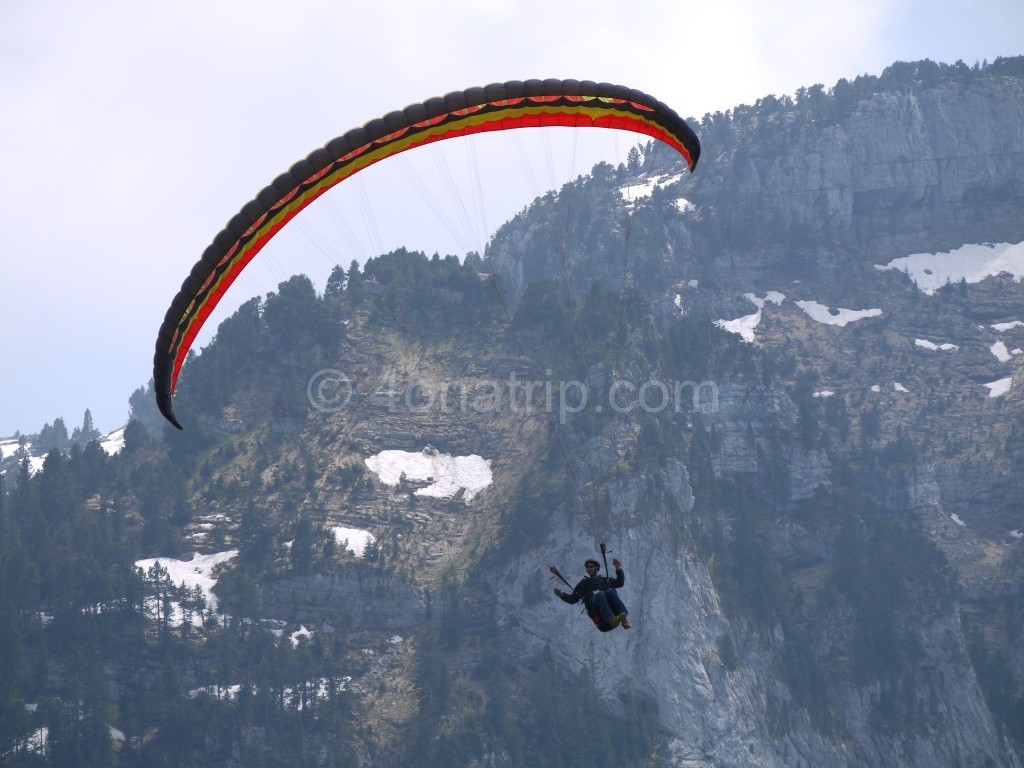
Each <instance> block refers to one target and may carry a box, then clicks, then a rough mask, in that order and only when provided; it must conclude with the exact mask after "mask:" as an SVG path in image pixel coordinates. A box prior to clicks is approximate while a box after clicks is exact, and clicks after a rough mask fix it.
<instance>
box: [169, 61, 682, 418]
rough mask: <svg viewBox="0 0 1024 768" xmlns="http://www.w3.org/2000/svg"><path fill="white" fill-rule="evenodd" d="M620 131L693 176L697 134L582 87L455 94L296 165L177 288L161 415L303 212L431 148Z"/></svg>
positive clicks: (506, 87)
mask: <svg viewBox="0 0 1024 768" xmlns="http://www.w3.org/2000/svg"><path fill="white" fill-rule="evenodd" d="M549 126H568V127H576V128H582V127H597V128H617V129H621V130H626V131H633V132H635V133H639V134H643V135H646V136H650V137H652V138H655V139H657V140H659V141H661V142H664V143H665V144H668V145H669V146H670V147H672V148H673V149H675V150H676V151H678V152H679V153H680V154H681V155H682V157H683V159H684V160H685V162H686V164H687V166H688V167H689V169H690V170H691V171H692V170H693V169H694V167H695V166H696V164H697V159H698V158H699V156H700V143H699V141H698V139H697V136H696V134H695V133H694V132H693V131H692V130H691V129H690V127H689V126H688V125H687V124H686V122H685V121H683V120H682V119H681V118H680V117H679V115H677V114H676V113H675V112H674V111H673V110H672V109H670V108H669V107H668V106H666V105H665V104H663V103H662V102H660V101H658V100H656V99H654V98H653V97H651V96H648V95H647V94H645V93H642V92H641V91H637V90H633V89H631V88H627V87H625V86H621V85H612V84H610V83H595V82H591V81H586V80H583V81H579V80H526V81H510V82H507V83H492V84H491V85H488V86H486V87H483V88H470V89H468V90H465V91H455V92H452V93H449V94H448V95H446V96H444V97H436V98H432V99H428V100H427V101H424V102H422V103H420V104H413V105H411V106H408V107H406V108H405V109H404V110H401V111H396V112H390V113H388V114H387V115H384V117H381V118H379V119H376V120H371V121H370V122H368V123H366V124H365V125H364V126H362V127H361V128H355V129H353V130H351V131H349V132H348V133H345V134H344V135H342V136H339V137H338V138H336V139H333V140H331V141H329V142H328V143H327V144H326V145H324V146H323V147H321V148H319V149H316V150H314V151H313V152H312V153H310V154H309V155H308V156H307V157H306V158H304V159H302V160H299V161H298V162H297V163H295V164H294V165H293V166H292V167H291V168H290V169H289V170H288V171H287V172H285V173H283V174H281V175H280V176H278V177H277V178H276V179H274V181H273V183H271V184H270V185H269V186H267V187H265V188H264V189H263V190H262V191H261V192H259V194H257V195H256V197H255V198H254V199H252V200H250V201H249V202H248V203H246V204H245V205H244V206H242V209H241V210H240V211H239V212H238V213H237V214H235V216H233V217H232V218H231V220H230V221H228V223H227V225H226V226H225V228H224V229H223V230H221V231H220V232H219V233H218V234H217V236H216V237H215V238H214V239H213V242H212V243H211V244H210V245H209V246H208V247H207V248H206V250H205V251H204V252H203V255H202V258H201V259H200V260H199V261H198V262H196V264H195V266H193V267H192V272H191V274H189V276H188V277H187V278H186V279H185V281H184V282H183V283H182V286H181V290H180V291H179V292H178V294H177V295H176V296H175V297H174V300H173V301H172V302H171V306H170V308H169V309H168V310H167V313H166V315H165V316H164V321H163V324H162V325H161V326H160V331H159V334H158V335H157V341H156V352H155V354H154V357H153V384H154V391H155V394H156V402H157V406H158V407H159V408H160V412H161V413H162V414H163V415H164V417H165V418H166V419H167V420H168V421H169V422H170V423H171V424H173V425H174V426H175V427H177V428H178V429H181V428H182V427H181V424H179V423H178V421H177V419H176V418H175V416H174V412H173V408H172V396H173V394H174V390H175V387H176V386H177V381H178V375H179V373H180V372H181V366H182V364H183V362H184V360H185V356H186V355H187V354H188V351H189V349H190V348H191V346H192V344H193V342H194V341H195V338H196V336H197V334H198V333H199V330H200V329H201V328H202V326H203V323H205V322H206V319H207V318H208V317H209V316H210V313H211V312H212V311H213V309H214V307H216V306H217V303H218V302H219V301H220V299H221V297H222V296H223V295H224V293H225V292H226V291H227V290H228V288H229V287H230V286H231V284H232V283H233V282H234V280H235V279H236V278H237V277H238V275H239V274H240V273H241V272H242V270H244V269H245V267H246V265H247V264H248V263H249V262H250V261H251V260H252V259H253V257H254V256H256V254H257V253H259V251H260V250H261V249H262V248H263V247H264V246H265V245H266V244H267V243H268V242H269V241H270V240H271V238H273V237H274V235H275V234H277V232H279V231H280V230H281V228H282V227H284V226H285V225H286V224H287V223H288V222H289V221H290V220H291V219H292V218H294V217H295V216H296V215H297V214H298V213H299V212H300V211H302V210H303V209H304V208H305V207H306V206H307V205H309V204H310V203H312V202H313V201H314V200H316V199H317V198H318V197H320V195H322V194H324V193H325V192H326V191H327V190H329V189H331V188H332V187H334V186H335V185H337V184H339V183H341V182H342V181H344V180H345V179H347V178H349V177H351V176H352V175H354V174H355V173H358V172H359V171H361V170H363V169H364V168H367V167H369V166H370V165H373V164H374V163H377V162H379V161H380V160H383V159H385V158H387V157H391V156H393V155H396V154H399V153H401V152H405V151H406V150H409V149H414V148H416V147H421V146H424V145H426V144H431V143H433V142H437V141H443V140H445V139H450V138H454V137H457V136H468V135H472V134H477V133H483V132H487V131H500V130H509V129H518V128H529V127H549Z"/></svg>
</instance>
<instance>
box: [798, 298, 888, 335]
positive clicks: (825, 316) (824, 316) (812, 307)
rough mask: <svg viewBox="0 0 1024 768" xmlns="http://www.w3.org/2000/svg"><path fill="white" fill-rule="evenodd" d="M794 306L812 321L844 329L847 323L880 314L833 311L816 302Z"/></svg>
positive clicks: (877, 311) (880, 311) (875, 312)
mask: <svg viewBox="0 0 1024 768" xmlns="http://www.w3.org/2000/svg"><path fill="white" fill-rule="evenodd" d="M796 305H797V306H798V307H800V309H802V310H803V311H804V313H805V314H806V315H807V316H808V317H809V318H811V319H812V320H816V321H818V322H819V323H824V324H825V325H838V326H839V327H840V328H845V327H846V326H847V325H848V324H849V323H853V322H856V321H857V320H863V319H864V318H866V317H878V316H879V315H881V314H882V310H880V309H843V308H842V307H840V308H839V309H835V310H833V309H830V308H829V307H827V306H825V305H824V304H819V303H818V302H816V301H798V302H796Z"/></svg>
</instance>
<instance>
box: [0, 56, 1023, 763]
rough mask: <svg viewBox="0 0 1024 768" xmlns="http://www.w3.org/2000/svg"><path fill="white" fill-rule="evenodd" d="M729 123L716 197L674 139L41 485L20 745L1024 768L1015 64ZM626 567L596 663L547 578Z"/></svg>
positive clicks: (23, 653) (412, 259) (460, 758)
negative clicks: (157, 564) (159, 425)
mask: <svg viewBox="0 0 1024 768" xmlns="http://www.w3.org/2000/svg"><path fill="white" fill-rule="evenodd" d="M697 122H698V121H694V124H695V127H696V123H697ZM699 122H700V128H699V130H698V133H699V134H700V136H701V142H702V147H703V151H702V158H701V161H700V165H699V166H698V168H697V170H696V172H695V173H694V174H692V175H689V174H685V173H684V167H683V165H682V163H681V162H680V161H678V160H676V159H675V158H674V157H671V156H670V154H669V153H668V152H667V151H665V150H664V149H663V148H661V149H659V148H658V147H657V146H656V145H653V144H649V145H647V146H644V147H639V148H637V150H635V151H634V152H632V153H631V154H630V158H629V160H628V162H627V163H624V164H623V165H622V166H620V167H618V168H613V167H611V166H608V165H599V166H597V167H595V168H594V169H593V171H592V172H591V173H590V174H588V175H586V176H583V177H580V178H579V179H577V180H575V181H573V182H571V183H570V184H567V185H566V186H565V187H563V188H562V189H560V190H558V191H553V192H551V193H549V194H548V195H546V196H544V197H542V198H539V199H538V200H536V201H535V202H534V203H533V204H532V205H531V206H529V207H528V208H527V209H525V210H524V211H523V212H522V213H521V214H519V215H518V216H517V217H515V218H514V219H513V220H511V221H510V222H508V223H507V224H505V225H504V226H502V227H501V228H500V229H499V230H498V231H497V233H496V234H495V236H494V238H493V239H492V242H491V243H490V245H489V247H488V249H487V251H486V253H485V254H484V255H483V257H482V258H481V257H477V256H475V255H474V256H473V257H470V258H467V259H466V260H465V261H464V262H460V261H459V260H458V259H456V258H454V257H448V258H443V259H442V258H438V257H436V256H435V257H434V258H433V259H429V258H427V257H426V256H424V255H422V254H418V253H410V252H407V251H397V252H394V253H390V254H384V255H381V256H380V257H377V258H374V259H371V260H370V261H369V262H367V264H365V265H364V266H363V267H362V268H360V267H352V268H350V269H349V270H348V271H347V272H346V271H344V270H341V269H340V268H339V269H338V270H336V271H335V274H334V275H332V278H331V280H330V281H329V282H328V285H327V290H326V291H325V293H324V295H322V296H318V295H316V293H315V291H314V290H313V287H312V284H311V283H310V282H309V281H308V280H306V279H305V278H301V277H297V278H293V279H291V280H289V281H287V282H286V283H282V284H281V286H280V288H279V290H278V291H277V292H276V293H273V294H271V295H269V296H268V297H267V298H266V299H265V300H253V301H251V302H249V303H247V304H246V305H243V307H241V308H240V309H239V311H238V312H237V313H236V314H235V315H234V316H232V317H231V318H230V319H229V320H227V321H226V322H225V323H224V324H223V325H222V326H221V327H220V329H219V330H218V334H217V337H216V338H215V340H214V341H213V342H212V343H211V344H210V345H209V346H208V347H207V348H206V349H205V350H204V351H203V352H202V354H200V355H198V356H195V357H194V358H193V359H191V360H190V361H189V362H188V363H187V365H186V366H185V368H184V371H183V374H182V380H181V387H180V391H179V394H178V398H177V401H176V404H175V407H176V412H177V413H178V414H179V415H180V417H181V419H182V421H183V423H184V424H185V426H186V431H185V432H184V433H181V434H179V433H176V432H172V431H167V432H166V433H164V434H163V435H155V434H151V433H150V431H152V430H153V427H152V424H153V423H154V422H153V421H152V420H151V419H150V418H149V417H150V416H151V414H148V413H143V412H138V413H135V414H134V415H135V416H136V417H137V418H136V420H133V422H132V423H131V424H130V425H129V427H128V428H127V429H126V430H125V434H124V447H123V449H122V450H121V451H120V453H118V454H117V455H115V456H112V457H111V456H108V455H107V454H106V453H104V452H103V451H102V450H100V449H99V448H98V447H93V448H90V447H89V446H86V448H84V449H81V448H79V447H76V448H73V449H71V452H70V453H69V454H68V457H67V458H66V459H65V458H62V454H61V453H60V452H59V451H57V452H54V453H53V454H51V455H50V456H48V457H47V459H46V460H45V461H44V462H40V467H41V468H40V469H39V470H38V471H37V472H35V473H34V474H33V472H32V470H33V469H34V468H33V467H31V466H30V464H29V462H27V461H24V462H22V464H21V465H20V467H19V468H18V469H17V470H16V471H15V472H13V473H11V474H10V475H9V477H8V480H9V484H10V486H11V488H10V490H9V491H8V492H7V493H5V494H0V497H2V498H3V499H4V501H3V502H2V503H0V531H16V532H17V535H16V536H14V535H10V536H8V535H4V536H3V537H0V539H2V540H3V541H5V542H7V543H6V544H4V547H5V548H4V549H0V555H2V557H0V564H3V568H2V569H0V578H2V579H4V581H3V582H0V585H2V586H3V587H4V588H3V589H0V594H5V595H8V597H7V598H5V600H7V601H13V602H10V604H9V603H8V602H4V603H3V604H0V616H15V615H17V616H20V617H24V618H22V619H19V621H20V622H22V623H23V624H24V628H23V629H22V628H19V629H17V631H12V632H10V633H7V635H2V636H0V650H4V651H5V653H3V654H0V656H2V657H3V658H5V659H12V660H13V661H10V662H8V663H7V664H6V666H4V667H3V668H2V669H3V670H4V671H3V675H4V676H3V677H2V678H0V682H2V683H3V684H4V686H5V687H4V689H3V690H5V691H7V694H6V696H5V698H6V700H7V701H8V706H7V707H6V709H5V711H4V713H3V714H4V720H2V721H0V722H2V723H3V725H4V727H3V728H2V729H0V736H3V737H4V738H9V739H11V740H12V744H13V746H12V747H11V748H7V747H5V746H4V745H3V744H2V743H0V755H2V756H4V757H5V758H8V759H12V760H23V761H25V762H26V764H28V761H33V760H43V761H46V760H47V759H56V758H54V757H53V756H54V755H59V754H69V753H68V752H59V749H65V750H67V749H68V747H67V745H68V744H73V745H75V747H76V748H77V749H79V750H80V751H83V752H84V753H88V754H90V755H91V754H94V752H91V751H89V750H96V751H95V754H103V755H107V756H108V757H109V756H110V755H113V756H114V757H115V758H117V759H118V760H120V761H121V762H123V763H125V764H135V763H136V762H137V763H139V764H140V765H141V764H147V762H148V763H152V762H153V761H157V760H163V761H165V762H167V764H195V765H206V764H209V765H240V764H249V763H250V762H252V761H253V760H255V759H260V760H263V761H264V762H265V763H266V764H273V765H278V764H280V765H290V764H299V763H301V764H310V763H321V762H324V761H328V762H330V763H331V764H351V765H375V766H392V765H394V766H397V765H441V764H445V765H466V766H514V765H531V766H546V765H551V766H554V765H563V766H565V765H591V764H620V765H636V766H687V767H688V768H697V767H698V766H708V767H710V766H723V765H751V766H804V765H806V766H811V765H836V766H854V765H856V766H860V765H864V766H893V767H895V766H899V767H901V768H902V767H904V766H906V767H907V768H910V767H911V766H919V767H921V768H924V767H925V766H934V765H1000V766H1021V765H1022V762H1024V760H1022V755H1024V677H1022V674H1021V670H1022V669H1024V663H1022V662H1024V636H1022V625H1021V621H1020V617H1021V608H1022V607H1024V601H1022V593H1021V586H1022V583H1024V581H1022V579H1024V549H1022V548H1024V534H1022V533H1021V530H1022V529H1024V520H1022V519H1021V509H1022V508H1021V505H1020V502H1019V499H1020V498H1021V490H1022V487H1021V486H1022V472H1021V470H1022V466H1024V465H1022V462H1024V447H1022V446H1024V441H1022V432H1021V428H1020V415H1021V403H1022V400H1021V398H1022V397H1024V378H1022V373H1021V371H1020V365H1021V358H1022V355H1021V349H1022V348H1024V309H1022V306H1024V303H1022V301H1021V299H1022V297H1024V288H1022V286H1021V284H1020V282H1019V279H1020V277H1021V276H1022V275H1024V60H1022V59H1000V60H997V61H996V62H994V63H992V64H986V65H985V66H976V67H974V68H970V67H966V66H964V65H961V64H958V65H953V66H946V65H938V64H934V63H931V62H917V63H898V64H895V65H893V66H892V67H890V68H889V69H887V70H886V71H885V72H884V73H882V74H881V75H880V76H878V77H874V76H863V77H860V78H857V79H856V80H854V81H852V82H849V81H845V80H844V81H840V82H839V83H837V84H836V85H835V86H834V87H833V88H831V89H829V90H826V89H825V88H823V87H822V86H813V87H810V88H807V89H801V90H800V91H799V92H798V93H797V94H796V95H795V97H793V98H790V97H775V96H766V97H765V98H763V99H761V100H759V101H758V102H757V103H756V104H755V105H753V106H739V107H736V108H735V109H734V110H731V111H730V112H727V113H718V114H714V115H707V116H705V117H704V118H703V120H701V121H699ZM134 403H135V401H134V400H133V407H134ZM143 424H147V425H150V426H149V428H148V429H149V430H150V431H147V427H146V426H143ZM157 438H159V439H157ZM90 445H93V444H90ZM22 449H23V450H24V447H23V446H22ZM15 474H16V475H17V476H16V477H15V476H14V475H15ZM47 504H50V506H47ZM54 504H56V506H55V507H53V505H54ZM51 507H52V508H55V509H66V510H67V516H68V519H67V520H63V519H62V518H59V517H55V515H56V513H54V512H46V513H45V514H46V515H48V517H47V520H48V521H49V523H48V525H49V529H47V527H46V526H40V525H39V524H38V519H41V518H40V516H42V515H43V514H44V513H43V512H42V511H40V510H46V509H51ZM34 515H35V516H34ZM97 515H98V516H99V517H100V518H101V523H102V524H101V525H100V527H101V530H102V531H103V533H102V535H100V534H98V533H95V532H92V533H89V535H85V534H84V533H83V531H86V532H90V531H93V529H92V528H90V527H89V526H90V525H93V524H95V520H94V518H96V516H97ZM89 520H91V521H93V522H92V523H87V522H86V521H89ZM5 526H6V527H5ZM108 538H109V539H110V540H111V541H116V542H118V543H117V545H116V546H115V545H114V544H110V545H109V546H107V545H106V544H104V543H103V542H106V541H107V539H108ZM76 540H77V541H78V542H79V543H80V546H81V547H83V548H85V547H87V546H88V547H92V548H93V549H90V550H89V551H90V552H92V553H93V554H90V556H89V557H85V556H83V557H81V558H80V559H79V560H77V561H76V563H77V565H76V567H77V568H79V569H80V570H79V571H78V572H77V573H79V574H87V573H92V570H90V568H92V565H91V564H93V563H103V564H104V565H103V567H102V568H100V567H99V566H97V573H102V574H104V576H103V578H99V577H96V578H95V579H90V578H85V576H84V575H83V576H81V577H80V578H78V579H77V580H76V579H74V578H71V576H70V575H69V572H65V571H62V570H60V568H59V567H58V565H57V563H58V562H59V558H56V557H54V556H52V554H51V553H52V552H55V551H60V552H68V551H73V550H74V547H73V543H74V542H75V541H76ZM602 543H605V544H607V547H608V549H609V550H610V552H609V560H611V558H618V559H620V560H621V561H622V563H623V566H624V569H625V576H626V583H625V585H624V587H623V588H622V589H621V595H622V597H623V598H624V600H625V602H626V605H627V606H628V608H629V615H630V621H631V622H632V625H633V626H632V628H631V629H628V630H626V629H617V630H614V631H612V632H610V633H601V634H599V633H597V632H595V631H594V629H593V628H592V626H591V623H590V621H589V620H588V619H587V617H586V616H585V615H580V612H579V609H578V607H576V608H570V607H567V606H566V605H564V604H563V603H562V602H561V601H559V600H557V599H555V598H554V596H553V595H552V594H551V587H552V586H558V585H560V584H561V582H559V581H556V580H553V579H552V578H551V577H552V573H551V572H550V571H549V566H551V565H555V566H557V568H558V569H560V573H561V574H562V575H563V576H564V577H565V578H566V579H567V580H568V581H569V582H570V583H575V581H576V580H577V579H578V578H580V576H581V575H582V573H581V572H582V563H583V560H584V559H585V558H587V557H592V556H594V555H595V554H597V553H598V551H599V548H600V545H601V544H602ZM93 550H95V552H93ZM115 552H116V555H115ZM189 552H205V553H210V554H211V557H210V558H208V559H207V560H202V561H200V559H193V560H190V561H184V560H183V561H180V562H182V563H184V564H185V565H184V566H181V565H178V563H179V561H178V560H177V559H176V558H178V557H184V555H185V554H186V553H189ZM212 554H216V557H212ZM141 556H145V557H146V560H144V561H143V560H141V559H139V558H140V557H141ZM159 558H163V559H164V562H165V563H169V564H170V565H169V566H168V567H169V568H171V569H172V571H173V572H174V573H184V574H186V576H187V577H188V579H191V580H192V581H191V583H192V584H193V585H195V586H198V587H199V589H200V592H202V590H203V589H206V590H207V592H206V593H205V598H206V599H203V595H202V594H198V595H197V594H196V593H194V592H193V591H188V590H185V591H182V590H176V589H175V588H174V587H173V584H170V583H169V582H170V581H174V579H173V578H168V577H166V576H165V575H164V574H163V573H162V572H161V570H160V569H159V568H155V569H154V567H153V561H154V559H159ZM172 559H173V562H172ZM29 561H31V562H32V563H33V565H32V567H28V566H26V565H25V563H27V562H29ZM114 561H116V563H119V565H117V567H115V566H114V565H113V564H111V563H114ZM133 562H139V563H145V566H144V567H146V568H147V569H148V570H147V574H146V576H145V578H143V577H142V576H139V575H138V574H135V575H132V572H131V568H130V565H131V564H132V563H133ZM16 564H17V565H16ZM189 564H191V565H189ZM189 568H191V571H190V570H189ZM174 569H178V570H174ZM199 577H201V578H199ZM213 584H216V586H213ZM14 585H17V588H15V587H14ZM72 586H74V589H72ZM561 586H563V587H564V585H561ZM211 589H212V590H213V591H212V592H211V591H209V590H211ZM118 595H120V597H118ZM213 595H216V603H215V604H213V603H211V602H210V601H209V598H210V597H211V596H213ZM33 601H35V602H33ZM194 616H198V619H193V618H192V617H194ZM29 619H31V620H29ZM104 622H114V623H112V624H110V625H108V624H105V623H104ZM11 626H18V627H21V626H22V624H11ZM96 626H100V627H101V628H104V629H102V631H100V630H96V629H95V627H96ZM122 626H124V627H129V628H130V630H131V631H130V632H126V633H124V635H123V637H124V638H126V639H124V640H121V641H117V642H115V643H113V645H114V650H113V651H105V650H102V648H101V644H93V643H92V641H91V640H82V643H83V644H86V643H88V645H87V647H88V648H89V649H90V650H89V652H88V653H85V652H83V651H80V652H79V654H78V655H77V656H75V655H74V654H72V653H71V651H70V644H69V643H67V642H65V641H63V640H62V641H60V642H58V641H57V639H56V638H57V637H58V634H57V633H58V632H60V633H70V634H67V635H59V637H64V638H65V640H66V638H67V637H68V636H73V637H80V638H94V637H104V636H105V637H111V636H114V637H118V636H121V635H118V633H116V632H114V631H113V628H114V627H122ZM19 633H21V634H19ZM104 633H106V634H104ZM19 638H20V639H19ZM89 654H93V655H94V656H95V658H96V659H98V661H97V662H96V663H95V664H92V665H91V666H90V665H89V664H86V665H85V667H87V668H88V669H89V670H91V672H90V674H92V677H88V676H86V677H85V678H84V679H86V680H87V684H81V683H80V682H77V681H79V679H80V675H79V670H80V669H81V668H82V666H83V665H82V663H81V661H80V658H81V657H82V656H83V655H85V656H86V657H87V658H92V657H91V656H89ZM47 668H48V669H49V670H50V671H49V672H48V673H47V674H45V675H41V676H40V675H37V674H35V672H34V671H35V670H39V669H47ZM83 674H84V673H83ZM101 679H104V680H108V681H109V683H110V686H109V688H110V690H111V691H113V693H109V694H108V693H105V692H104V687H103V686H102V685H99V684H98V683H97V682H96V681H97V680H101ZM69 681H76V682H75V685H74V686H72V685H71V684H70V682H69ZM83 686H84V687H83ZM83 690H84V691H85V693H83ZM157 694H159V695H160V696H164V697H166V703H163V704H161V705H155V704H153V703H152V702H151V699H153V698H154V697H156V696H157ZM36 701H39V702H42V703H41V704H40V705H39V707H38V708H36V709H32V710H30V711H31V712H33V713H36V714H33V715H31V716H28V715H25V714H24V710H23V709H18V707H23V704H27V703H31V702H36ZM73 701H78V702H79V705H78V707H77V708H76V707H72V706H71V705H70V704H69V703H68V702H73ZM94 701H95V702H98V703H95V704H94V703H93V702H94ZM54 702H63V704H62V706H63V709H61V707H60V706H57V705H56V704H54ZM14 703H17V706H15V704H14ZM71 709H75V710H76V713H71V712H70V710H71ZM58 711H61V712H63V716H62V717H58V716H57V715H56V714H54V713H55V712H58ZM80 713H84V714H80ZM76 717H77V718H78V719H76ZM58 721H60V722H61V723H63V726H62V729H58V727H57V725H56V723H57V722H58ZM77 723H89V724H90V727H92V726H93V725H96V724H97V723H98V724H99V725H98V726H97V727H96V728H92V730H88V729H86V728H84V727H82V726H78V725H77ZM30 724H31V726H32V727H33V728H35V729H36V730H35V732H36V733H41V731H42V729H43V728H49V729H50V730H51V731H52V732H53V733H54V734H55V735H56V741H55V742H54V743H55V745H56V746H54V747H53V750H54V751H53V752H51V755H50V758H47V756H46V754H45V751H44V753H43V754H40V750H39V749H33V748H31V743H32V742H31V739H29V738H28V737H26V736H25V733H26V732H28V731H29V725H30ZM108 726H110V727H113V728H115V729H116V730H117V731H118V733H121V742H118V746H117V747H116V748H114V750H113V751H111V750H110V749H108V748H107V747H105V746H102V745H104V744H108V743H109V742H110V739H106V740H105V741H104V738H99V737H97V736H96V733H98V732H99V733H101V735H102V732H104V729H105V728H106V727H108ZM87 730H88V734H87V735H89V738H90V739H94V741H87V740H86V738H85V736H84V735H83V733H85V731H87ZM111 733H113V732H111ZM75 739H78V741H75ZM42 741H43V739H42V738H40V742H42ZM97 743H99V744H101V747H102V748H101V747H97V746H96V744H97ZM4 750H6V751H4ZM104 750H106V751H104Z"/></svg>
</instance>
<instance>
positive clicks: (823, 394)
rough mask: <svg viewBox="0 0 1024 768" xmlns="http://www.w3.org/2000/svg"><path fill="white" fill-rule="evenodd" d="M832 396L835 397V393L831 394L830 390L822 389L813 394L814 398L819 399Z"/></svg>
mask: <svg viewBox="0 0 1024 768" xmlns="http://www.w3.org/2000/svg"><path fill="white" fill-rule="evenodd" d="M834 395H835V392H833V391H832V390H830V389H823V390H821V391H820V392H815V393H814V397H821V398H826V397H833V396H834Z"/></svg>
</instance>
